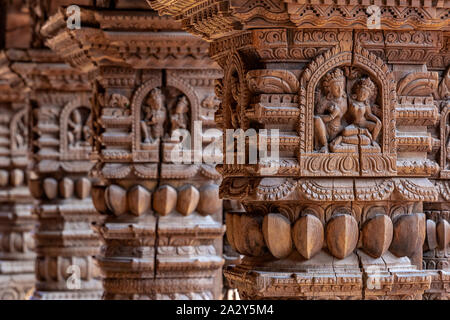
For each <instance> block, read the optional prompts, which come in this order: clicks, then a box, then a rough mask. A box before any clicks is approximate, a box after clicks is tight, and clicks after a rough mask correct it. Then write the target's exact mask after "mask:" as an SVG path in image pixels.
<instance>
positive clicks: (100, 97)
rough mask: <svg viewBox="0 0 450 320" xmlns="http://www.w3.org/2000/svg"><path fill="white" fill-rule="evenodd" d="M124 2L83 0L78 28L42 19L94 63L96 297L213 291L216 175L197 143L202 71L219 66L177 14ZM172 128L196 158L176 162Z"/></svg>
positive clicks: (56, 42)
mask: <svg viewBox="0 0 450 320" xmlns="http://www.w3.org/2000/svg"><path fill="white" fill-rule="evenodd" d="M119 2H120V1H119ZM119 2H118V3H117V4H116V5H117V6H118V7H121V8H123V4H119ZM120 5H121V6H120ZM98 6H99V7H101V5H100V4H99V5H98ZM112 7H114V5H113V6H112ZM112 7H110V9H113V8H112ZM126 7H127V8H128V9H135V11H133V10H129V11H124V10H119V9H114V10H109V11H103V10H99V9H98V8H94V7H92V8H85V9H83V10H82V11H81V21H82V25H85V27H83V28H81V29H79V30H73V31H70V30H68V29H67V28H64V27H61V26H64V25H65V21H66V19H67V17H65V16H64V14H63V13H60V14H57V15H55V16H53V17H51V18H50V19H49V21H48V23H47V24H46V25H45V26H44V28H43V33H44V34H45V35H46V36H47V37H48V41H47V44H48V45H49V46H50V47H51V48H52V49H53V50H54V51H55V52H57V53H58V54H59V55H60V56H61V57H62V58H64V59H65V60H66V61H68V62H70V63H71V64H72V65H73V66H75V67H77V68H79V69H82V70H93V69H94V68H95V69H96V71H97V74H96V77H95V80H94V83H93V87H94V90H95V95H94V98H93V127H94V131H93V138H94V150H95V151H94V155H93V157H95V160H96V167H95V169H94V171H93V172H94V174H95V175H96V177H97V178H98V182H97V183H96V184H95V186H93V189H92V196H93V202H94V205H95V207H96V209H97V210H98V211H99V212H101V213H102V214H104V216H105V222H104V223H103V224H101V225H100V226H99V227H98V230H99V232H100V233H101V235H102V237H103V239H104V241H105V245H104V246H103V248H102V251H101V253H100V255H99V256H98V263H99V266H100V268H101V270H102V272H103V274H104V276H105V278H104V289H105V293H104V296H103V297H104V298H105V299H212V298H218V297H220V293H221V283H222V276H221V268H222V265H223V259H222V258H221V254H222V236H223V233H224V227H223V225H222V201H221V200H220V199H219V197H218V194H219V187H218V183H219V182H220V175H218V173H217V172H216V171H215V170H214V168H213V167H211V166H208V165H205V164H203V163H202V161H201V160H202V154H201V147H202V145H203V144H207V143H208V139H210V138H211V137H212V138H213V136H211V134H212V133H213V132H211V131H208V130H207V129H209V128H211V127H212V126H213V124H214V122H213V117H214V111H215V109H217V99H216V98H215V96H214V91H213V87H214V79H216V78H219V77H221V72H220V71H219V70H218V68H217V66H216V65H214V64H213V63H212V62H211V60H209V58H208V57H207V54H206V50H207V45H206V44H205V43H204V42H203V41H202V40H200V39H197V38H194V37H193V36H190V35H189V34H186V33H184V32H180V31H179V29H180V26H179V24H178V23H176V22H174V21H173V20H170V19H168V18H160V17H158V16H157V14H156V13H155V12H153V11H150V10H142V9H141V8H142V4H140V5H136V4H133V5H132V4H130V2H128V3H127V4H126ZM138 9H139V10H138ZM68 48H69V49H68ZM196 121H201V122H202V126H203V128H199V127H197V124H196ZM176 130H181V131H180V133H181V137H186V135H187V134H190V135H191V137H192V141H194V139H197V142H198V143H199V145H198V146H197V148H195V150H194V152H188V153H184V154H185V155H187V156H188V158H189V159H191V160H190V161H192V160H194V157H193V155H196V157H197V158H196V159H198V156H200V162H196V163H193V164H192V163H191V164H189V163H188V164H186V163H177V161H176V159H175V158H176V156H177V155H180V156H181V157H183V153H180V152H178V151H177V150H178V149H177V148H178V147H179V145H180V143H179V141H180V136H178V138H177V137H176V135H175V132H176ZM198 151H200V153H198ZM184 159H186V158H184Z"/></svg>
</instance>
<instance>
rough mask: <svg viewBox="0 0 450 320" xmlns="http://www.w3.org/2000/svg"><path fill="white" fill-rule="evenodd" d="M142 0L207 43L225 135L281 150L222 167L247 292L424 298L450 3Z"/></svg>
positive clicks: (237, 274) (235, 278)
mask: <svg viewBox="0 0 450 320" xmlns="http://www.w3.org/2000/svg"><path fill="white" fill-rule="evenodd" d="M148 2H149V3H150V5H151V6H152V7H153V8H154V9H155V10H158V11H159V13H160V14H169V15H173V16H174V17H175V18H176V19H177V20H179V21H180V22H181V23H182V26H183V28H184V29H185V30H187V31H189V32H190V33H193V34H196V35H198V36H201V37H202V38H204V39H205V40H208V41H209V42H210V50H209V54H210V56H211V57H212V58H213V59H214V60H215V61H216V62H217V63H218V64H219V65H220V66H221V68H222V69H223V72H224V77H223V79H222V80H220V81H218V84H217V87H216V92H217V93H218V96H219V99H220V100H221V105H220V107H219V109H218V111H217V112H216V117H215V120H216V123H217V124H218V126H219V127H220V128H221V129H222V130H223V132H224V133H225V132H226V130H227V129H232V130H236V129H243V130H244V131H245V130H248V129H255V130H256V138H257V141H260V142H261V141H264V140H265V139H267V140H268V141H270V142H274V141H276V142H278V144H279V159H270V158H269V159H267V158H263V159H261V158H260V159H259V160H260V161H259V163H258V164H245V165H242V164H235V163H234V164H229V163H226V164H223V165H220V166H218V170H219V172H220V173H221V175H222V178H223V181H222V184H221V187H220V194H221V196H222V197H223V198H224V199H235V200H239V201H242V203H243V206H244V207H245V212H229V213H228V214H227V218H226V224H227V239H228V242H229V243H230V245H231V246H233V248H234V249H236V251H237V252H239V253H241V254H243V255H245V256H246V257H245V258H244V260H243V261H242V262H241V263H240V264H238V265H235V266H228V267H227V268H226V270H225V276H226V277H227V278H228V280H229V281H230V282H231V283H232V285H235V286H236V287H237V288H238V290H239V293H240V295H241V297H243V298H295V299H422V298H423V296H424V292H425V291H426V290H429V289H430V285H431V283H432V281H433V282H435V280H433V279H436V281H438V282H439V281H441V282H440V283H441V284H443V283H444V282H442V281H444V280H443V279H444V278H445V276H444V275H443V274H444V273H442V274H439V276H440V277H441V275H442V277H441V278H439V279H437V278H438V277H437V276H435V273H436V272H435V271H428V270H421V269H422V260H423V259H422V253H423V244H424V242H425V239H426V237H427V226H428V222H427V218H426V216H425V214H424V210H423V205H424V203H433V202H436V201H439V199H440V197H443V196H444V195H443V192H444V191H443V190H446V188H447V187H448V186H447V183H448V181H447V180H446V179H448V178H449V176H448V175H447V173H446V172H447V167H448V164H447V162H448V157H447V155H446V154H447V149H448V146H447V144H448V141H449V137H448V136H449V130H448V121H449V120H448V117H447V114H448V111H447V109H448V103H449V100H448V99H449V93H448V92H449V91H448V88H449V81H448V79H449V78H448V77H449V71H448V68H449V63H450V61H449V59H450V56H449V55H448V49H449V48H448V43H449V42H448V36H449V31H450V29H449V25H448V17H449V14H450V11H449V10H450V9H449V8H448V5H446V4H444V2H437V3H436V2H426V3H423V5H420V6H418V5H417V3H416V2H415V1H391V2H379V1H377V2H376V1H359V0H352V1H349V2H347V3H346V4H345V5H343V4H342V3H341V2H340V1H331V2H328V3H327V4H316V3H315V2H313V1H270V2H268V1H263V2H261V1H244V0H243V1H239V0H238V1H206V0H204V1H194V0H175V1H164V0H150V1H148ZM370 4H376V5H379V6H380V7H379V9H380V11H379V13H380V19H379V21H371V20H373V18H374V17H373V16H372V15H371V13H370V12H368V11H367V10H366V9H367V6H368V5H370ZM373 22H374V23H373ZM377 22H378V24H377ZM372 24H377V25H376V26H374V27H373V25H372ZM260 129H278V130H279V135H278V136H272V135H269V136H268V135H267V134H266V133H265V132H261V131H259V130H260ZM267 136H268V137H267ZM249 145H250V143H249V144H247V149H246V152H247V153H248V152H249V151H250V150H249V149H248V147H249ZM224 150H225V147H224ZM269 150H270V148H269ZM261 160H262V161H261ZM269 169H270V170H269ZM446 228H447V227H446V225H445V223H441V224H440V228H439V230H438V228H437V226H436V233H437V235H436V237H437V238H438V237H440V238H439V239H441V240H440V242H441V245H442V246H444V243H447V240H446V239H447V238H446V236H445V235H442V234H443V233H445V232H444V230H446ZM438 242H439V240H436V243H438ZM445 281H446V280H445ZM425 296H426V295H425Z"/></svg>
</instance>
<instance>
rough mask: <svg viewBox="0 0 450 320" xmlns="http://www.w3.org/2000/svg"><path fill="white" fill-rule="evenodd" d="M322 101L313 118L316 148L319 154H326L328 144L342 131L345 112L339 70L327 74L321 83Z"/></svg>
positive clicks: (346, 104) (342, 82)
mask: <svg viewBox="0 0 450 320" xmlns="http://www.w3.org/2000/svg"><path fill="white" fill-rule="evenodd" d="M322 86H323V91H324V95H325V97H324V99H323V100H322V101H320V102H319V103H318V106H317V109H316V116H314V128H315V129H314V130H315V133H316V135H315V140H316V146H317V147H318V148H319V149H320V152H328V143H329V142H331V141H333V140H334V139H335V138H336V137H337V136H338V135H339V134H340V133H341V132H342V129H343V127H344V126H343V123H342V118H343V116H344V115H345V113H346V112H347V108H348V103H347V94H346V93H345V77H344V73H343V72H342V70H341V69H335V70H333V71H330V72H329V73H327V74H326V75H325V77H324V79H323V82H322Z"/></svg>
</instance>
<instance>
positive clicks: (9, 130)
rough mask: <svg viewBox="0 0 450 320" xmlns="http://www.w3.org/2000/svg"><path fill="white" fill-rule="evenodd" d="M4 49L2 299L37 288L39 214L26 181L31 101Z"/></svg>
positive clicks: (0, 82) (0, 87)
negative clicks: (36, 236)
mask: <svg viewBox="0 0 450 320" xmlns="http://www.w3.org/2000/svg"><path fill="white" fill-rule="evenodd" d="M9 55H13V52H12V51H3V52H0V114H1V115H0V136H1V138H0V141H2V142H1V155H0V300H6V299H14V300H16V299H24V298H25V297H26V296H27V294H29V292H30V291H31V289H32V288H33V287H34V283H35V277H34V260H35V254H34V252H33V250H34V239H33V235H32V231H33V229H34V226H35V223H36V217H35V216H33V215H32V213H31V209H32V204H33V198H32V197H31V194H30V192H29V191H28V187H27V184H26V178H27V173H26V167H27V145H28V113H27V111H28V103H27V96H26V95H27V94H26V91H25V85H24V83H23V81H22V80H21V79H20V77H19V75H17V74H16V73H15V72H14V71H13V70H11V68H10V64H11V60H10V57H9Z"/></svg>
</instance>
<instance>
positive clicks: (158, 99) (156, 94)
mask: <svg viewBox="0 0 450 320" xmlns="http://www.w3.org/2000/svg"><path fill="white" fill-rule="evenodd" d="M147 103H148V104H149V105H150V106H151V107H152V109H156V110H158V109H160V108H162V107H163V94H162V91H161V89H159V88H154V89H153V90H152V91H150V94H149V97H148V99H147Z"/></svg>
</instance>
